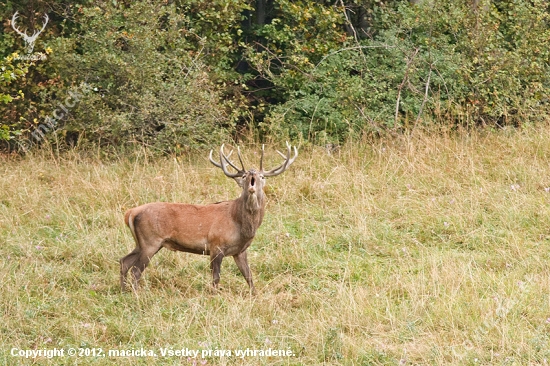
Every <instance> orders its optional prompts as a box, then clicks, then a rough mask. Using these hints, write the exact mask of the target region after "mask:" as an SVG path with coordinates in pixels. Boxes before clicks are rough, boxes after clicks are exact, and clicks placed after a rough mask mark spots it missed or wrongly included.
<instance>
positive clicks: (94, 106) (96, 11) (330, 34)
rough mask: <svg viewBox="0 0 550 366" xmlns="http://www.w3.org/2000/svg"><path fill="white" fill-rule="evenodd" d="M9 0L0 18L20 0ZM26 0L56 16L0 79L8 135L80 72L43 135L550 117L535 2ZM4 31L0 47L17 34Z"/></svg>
mask: <svg viewBox="0 0 550 366" xmlns="http://www.w3.org/2000/svg"><path fill="white" fill-rule="evenodd" d="M413 3H414V4H413ZM6 4H7V7H6V8H5V9H4V10H2V11H0V13H2V15H3V16H4V17H5V18H9V17H10V16H11V15H12V14H13V12H14V11H15V10H17V9H16V8H17V7H18V6H19V5H21V4H19V3H18V4H15V3H14V2H11V1H8V2H7V3H6ZM24 4H27V5H28V6H29V9H31V8H32V10H29V11H27V13H26V14H25V15H24V16H23V17H22V23H24V22H26V23H27V24H34V26H35V25H36V24H35V23H36V22H34V23H33V22H32V21H31V20H33V19H34V20H37V19H40V17H41V16H42V14H43V13H45V12H48V13H49V14H50V15H51V25H48V27H47V28H46V31H45V32H44V34H42V35H41V36H40V38H39V39H38V42H37V47H36V50H38V52H44V53H47V54H48V58H47V60H42V61H32V62H28V63H27V64H26V65H25V66H24V67H23V66H18V65H19V64H21V65H22V63H21V62H18V63H14V64H13V66H14V67H16V68H17V67H20V68H21V67H23V68H26V69H25V70H26V71H25V76H24V77H23V76H22V75H21V76H19V77H18V78H17V80H11V81H10V83H9V84H4V85H2V87H3V90H2V96H1V97H0V100H1V102H0V108H2V112H3V113H2V114H3V120H2V122H1V123H2V129H1V130H2V139H4V140H5V139H8V138H10V139H11V141H12V142H13V141H14V140H17V139H21V138H24V137H25V132H32V131H34V130H35V129H36V128H37V127H39V126H41V124H43V123H44V121H46V120H47V118H49V117H50V116H51V115H52V113H53V112H54V111H55V109H56V108H59V104H60V103H63V101H64V100H65V98H66V97H67V95H68V93H69V91H70V90H71V89H73V88H75V87H76V86H78V85H80V84H81V83H82V82H86V83H88V84H90V85H91V86H92V87H93V92H92V93H90V94H88V95H87V96H86V98H83V100H81V101H80V102H79V103H78V104H77V105H75V106H74V107H71V110H70V113H69V115H68V116H67V117H66V118H65V119H64V120H63V121H62V122H60V123H59V124H58V125H57V126H56V128H58V130H57V134H52V133H49V134H47V136H48V138H50V139H51V140H52V141H56V142H58V141H64V140H65V141H67V140H75V139H78V140H79V141H81V142H91V143H94V144H95V143H100V144H102V145H103V144H108V145H114V146H121V145H125V144H127V142H128V141H132V142H137V143H140V144H145V145H149V146H154V148H155V149H158V150H160V151H163V152H172V151H179V150H181V149H188V148H194V147H201V146H207V145H211V144H213V143H217V142H219V141H220V140H222V139H226V138H227V136H228V135H231V136H234V137H240V136H242V135H243V134H246V133H247V132H250V131H253V132H254V133H256V132H257V133H258V135H257V136H258V137H259V138H260V139H275V140H279V139H283V138H291V139H306V140H309V141H311V142H314V143H317V144H328V143H340V142H342V141H344V140H346V139H348V138H349V137H350V136H354V135H359V134H363V133H381V132H384V131H388V130H391V131H395V130H398V131H399V130H403V129H410V128H415V127H417V126H430V125H437V124H450V125H457V124H461V125H466V126H477V125H499V126H502V125H506V124H510V125H521V124H524V123H526V122H531V121H533V122H534V121H539V120H546V119H548V117H549V114H548V111H547V109H548V108H547V107H548V99H547V97H546V96H547V95H548V90H549V88H550V79H549V78H550V76H549V75H550V70H549V59H550V58H549V56H550V53H549V52H550V51H549V49H550V47H549V46H550V44H549V42H550V27H549V26H548V25H549V24H550V11H549V9H548V6H547V4H546V3H545V2H544V1H542V0H536V1H528V0H513V1H502V0H499V1H489V0H480V1H477V2H475V3H472V2H471V1H467V0H460V1H452V0H442V1H434V0H423V1H413V2H411V1H404V0H394V1H384V2H382V1H377V0H349V1H340V2H336V3H334V2H327V1H312V0H301V1H288V0H258V1H255V2H235V1H231V0H216V1H213V2H206V1H195V0H179V1H175V2H167V3H157V2H153V1H146V0H140V1H137V2H117V1H115V2H100V1H95V0H89V1H88V0H86V1H85V0H82V1H80V2H76V3H70V4H69V3H67V2H64V1H63V0H56V1H53V2H47V3H46V2H44V1H41V0H40V1H38V2H36V6H35V5H33V4H34V3H32V2H24ZM6 29H7V30H6ZM6 29H4V33H1V34H0V35H1V37H0V54H1V55H2V56H3V57H4V58H5V57H7V56H9V55H10V54H12V53H13V52H14V51H17V50H21V49H22V48H23V46H24V44H23V41H22V39H21V38H20V37H18V36H17V35H16V34H14V32H12V31H11V30H10V29H9V28H6ZM29 29H31V27H29ZM4 62H5V61H4ZM5 67H6V70H9V67H10V66H9V65H7V66H5ZM21 70H23V69H21ZM5 82H6V81H5ZM4 90H5V91H4ZM23 95H24V96H25V98H22V96H23ZM16 96H20V97H18V98H15V99H12V98H14V97H16ZM7 102H9V103H7ZM16 134H19V135H18V136H16Z"/></svg>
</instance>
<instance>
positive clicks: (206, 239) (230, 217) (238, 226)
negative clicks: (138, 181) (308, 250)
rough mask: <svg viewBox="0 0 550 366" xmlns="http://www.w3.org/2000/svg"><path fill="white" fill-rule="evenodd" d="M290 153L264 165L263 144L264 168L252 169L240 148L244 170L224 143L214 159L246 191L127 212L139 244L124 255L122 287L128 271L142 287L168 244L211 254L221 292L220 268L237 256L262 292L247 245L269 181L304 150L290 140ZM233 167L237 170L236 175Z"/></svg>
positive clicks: (244, 272)
mask: <svg viewBox="0 0 550 366" xmlns="http://www.w3.org/2000/svg"><path fill="white" fill-rule="evenodd" d="M286 147H287V151H286V155H285V154H283V153H281V152H280V151H278V150H277V153H279V155H281V156H282V157H283V158H284V159H285V160H284V162H283V163H282V164H281V165H279V166H278V167H276V168H273V169H271V170H267V171H266V170H264V169H263V159H264V146H263V145H262V150H261V157H260V169H259V170H255V169H250V170H246V169H245V167H244V163H243V159H242V156H241V152H240V149H239V148H238V147H237V155H238V158H239V161H240V165H241V168H238V167H237V166H236V165H235V164H234V163H233V162H232V161H231V160H230V159H229V157H230V156H231V153H232V152H233V150H231V152H230V153H229V154H228V155H225V152H224V145H223V144H222V145H221V148H220V152H219V159H220V161H219V162H217V161H215V160H214V159H213V158H212V150H210V155H209V160H210V162H211V163H212V164H213V165H214V166H216V167H218V168H220V169H221V170H222V171H223V173H224V174H225V175H226V176H227V177H228V178H232V179H234V180H235V181H236V182H237V184H238V185H239V186H240V187H241V188H242V192H241V195H240V196H239V197H238V198H236V199H234V200H231V201H223V202H217V203H212V204H208V205H195V204H186V203H167V202H155V203H147V204H144V205H141V206H138V207H134V208H131V209H129V210H128V211H126V214H125V215H124V221H125V223H126V225H127V226H128V227H129V228H130V231H131V233H132V236H133V238H134V241H135V244H136V247H135V249H134V250H133V251H132V252H130V253H129V254H128V255H126V256H125V257H123V258H121V259H120V261H119V262H120V286H121V290H122V291H125V290H126V285H127V275H128V272H129V271H131V277H132V279H133V282H132V288H133V289H134V290H137V289H138V282H139V279H140V278H141V275H142V274H143V271H144V270H145V268H147V266H148V264H149V262H150V260H151V258H152V257H153V256H154V255H155V254H156V253H157V252H158V251H159V250H161V249H162V248H166V249H169V250H172V251H181V252H187V253H194V254H202V255H209V256H210V270H211V273H212V288H213V292H214V293H216V292H217V290H218V284H219V282H220V268H221V264H222V260H223V259H224V258H225V257H228V256H232V257H233V259H234V260H235V263H236V264H237V267H238V268H239V270H240V272H241V274H242V275H243V276H244V278H245V280H246V282H247V284H248V286H249V288H250V293H251V294H252V295H255V294H256V290H255V288H254V283H253V281H252V273H251V271H250V267H249V265H248V259H247V252H246V251H247V249H248V248H249V246H250V244H251V243H252V240H253V239H254V236H255V235H256V231H257V230H258V228H259V227H260V225H261V224H262V221H263V218H264V213H265V206H266V197H265V193H264V185H265V179H266V178H269V177H274V176H277V175H279V174H281V173H283V172H284V171H285V170H287V168H288V167H289V166H290V165H291V164H292V163H293V162H294V161H295V160H296V157H297V156H298V149H297V148H296V146H294V155H293V156H291V146H290V144H289V143H288V142H287V143H286ZM229 167H231V168H233V169H234V170H235V171H236V172H235V173H232V172H230V170H229Z"/></svg>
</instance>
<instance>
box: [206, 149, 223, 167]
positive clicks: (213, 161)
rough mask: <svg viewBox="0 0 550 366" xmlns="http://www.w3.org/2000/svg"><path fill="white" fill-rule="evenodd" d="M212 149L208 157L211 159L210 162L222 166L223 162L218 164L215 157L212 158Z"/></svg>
mask: <svg viewBox="0 0 550 366" xmlns="http://www.w3.org/2000/svg"><path fill="white" fill-rule="evenodd" d="M212 151H213V150H210V156H209V157H208V158H209V159H210V162H211V163H212V164H214V165H215V166H217V167H218V168H221V167H222V166H221V164H218V163H217V162H216V161H215V160H214V159H212Z"/></svg>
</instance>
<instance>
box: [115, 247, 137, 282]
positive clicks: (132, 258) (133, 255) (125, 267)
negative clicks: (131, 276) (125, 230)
mask: <svg viewBox="0 0 550 366" xmlns="http://www.w3.org/2000/svg"><path fill="white" fill-rule="evenodd" d="M139 255H140V250H139V248H138V247H136V248H135V249H134V250H133V251H132V252H130V254H128V255H127V256H125V257H123V258H120V261H119V262H120V288H121V290H122V291H124V290H126V276H127V274H128V271H129V270H130V268H132V267H133V266H134V264H135V263H136V261H137V260H138V258H139Z"/></svg>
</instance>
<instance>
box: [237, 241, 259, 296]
mask: <svg viewBox="0 0 550 366" xmlns="http://www.w3.org/2000/svg"><path fill="white" fill-rule="evenodd" d="M233 259H235V263H237V267H239V270H240V271H241V273H242V274H243V276H244V279H245V280H246V283H248V286H250V292H251V293H252V295H256V289H255V288H254V282H252V272H251V271H250V267H249V266H248V259H247V255H246V250H245V251H244V252H241V253H239V254H237V255H235V256H233Z"/></svg>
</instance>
